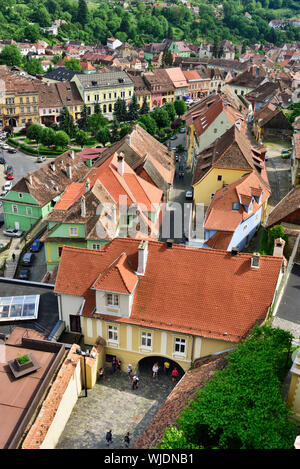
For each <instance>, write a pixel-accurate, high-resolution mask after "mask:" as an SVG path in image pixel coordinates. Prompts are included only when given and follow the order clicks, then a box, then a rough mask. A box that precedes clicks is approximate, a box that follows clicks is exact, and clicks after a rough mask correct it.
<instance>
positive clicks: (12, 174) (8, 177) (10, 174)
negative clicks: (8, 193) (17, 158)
mask: <svg viewBox="0 0 300 469" xmlns="http://www.w3.org/2000/svg"><path fill="white" fill-rule="evenodd" d="M6 177H7V179H14V177H15V176H14V173H13V172H12V171H9V172H8V173H7V174H6Z"/></svg>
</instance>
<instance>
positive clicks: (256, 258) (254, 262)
mask: <svg viewBox="0 0 300 469" xmlns="http://www.w3.org/2000/svg"><path fill="white" fill-rule="evenodd" d="M259 258H260V254H259V252H254V253H253V255H252V257H251V267H252V268H254V269H259Z"/></svg>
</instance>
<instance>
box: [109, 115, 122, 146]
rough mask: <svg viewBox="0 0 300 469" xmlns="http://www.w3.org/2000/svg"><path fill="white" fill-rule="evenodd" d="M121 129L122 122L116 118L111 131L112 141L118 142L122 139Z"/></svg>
mask: <svg viewBox="0 0 300 469" xmlns="http://www.w3.org/2000/svg"><path fill="white" fill-rule="evenodd" d="M120 130H121V129H120V123H119V122H118V121H117V120H116V119H114V120H113V123H112V126H111V131H110V141H111V142H117V141H118V140H120Z"/></svg>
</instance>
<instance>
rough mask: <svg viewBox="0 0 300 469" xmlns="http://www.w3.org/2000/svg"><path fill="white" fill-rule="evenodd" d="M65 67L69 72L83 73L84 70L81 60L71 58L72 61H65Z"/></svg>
mask: <svg viewBox="0 0 300 469" xmlns="http://www.w3.org/2000/svg"><path fill="white" fill-rule="evenodd" d="M65 67H66V68H68V69H69V70H73V72H81V71H82V68H81V65H80V60H79V59H75V58H74V57H71V58H70V59H67V60H65Z"/></svg>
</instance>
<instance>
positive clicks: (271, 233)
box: [259, 225, 288, 256]
mask: <svg viewBox="0 0 300 469" xmlns="http://www.w3.org/2000/svg"><path fill="white" fill-rule="evenodd" d="M277 238H281V239H283V240H284V241H285V244H286V245H287V243H288V236H287V235H286V234H285V233H284V229H283V227H282V226H281V225H275V226H273V227H272V228H270V229H269V230H268V229H266V228H264V230H263V232H262V236H261V239H260V250H259V252H260V254H265V255H268V256H272V255H273V251H274V242H275V239H277Z"/></svg>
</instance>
